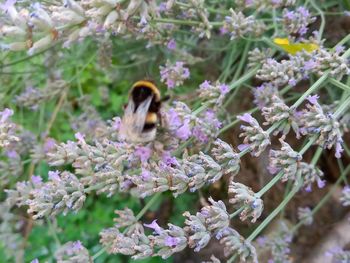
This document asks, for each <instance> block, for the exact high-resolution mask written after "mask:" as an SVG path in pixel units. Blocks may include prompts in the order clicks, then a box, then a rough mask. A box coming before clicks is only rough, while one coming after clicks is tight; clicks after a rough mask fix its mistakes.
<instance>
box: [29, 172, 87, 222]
mask: <svg viewBox="0 0 350 263" xmlns="http://www.w3.org/2000/svg"><path fill="white" fill-rule="evenodd" d="M49 179H50V180H49V181H48V182H46V183H44V184H43V185H41V187H40V188H34V189H33V190H32V191H31V192H30V197H29V199H28V200H27V201H26V204H27V205H28V206H29V209H28V213H31V214H33V219H38V218H42V217H43V216H55V215H57V214H60V213H62V212H63V214H67V213H68V211H74V212H77V211H78V210H79V209H80V208H81V207H82V206H83V204H84V202H85V199H86V196H85V193H84V186H83V185H82V184H81V183H80V181H79V179H78V178H77V177H76V176H75V175H74V174H72V173H70V172H67V171H64V172H62V173H61V174H60V173H59V172H58V171H56V172H50V173H49Z"/></svg>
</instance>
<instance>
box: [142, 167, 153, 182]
mask: <svg viewBox="0 0 350 263" xmlns="http://www.w3.org/2000/svg"><path fill="white" fill-rule="evenodd" d="M141 178H142V180H144V181H149V180H150V179H151V178H152V176H151V172H150V171H148V170H146V169H142V172H141Z"/></svg>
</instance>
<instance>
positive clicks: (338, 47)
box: [335, 45, 345, 53]
mask: <svg viewBox="0 0 350 263" xmlns="http://www.w3.org/2000/svg"><path fill="white" fill-rule="evenodd" d="M344 50H345V47H344V46H342V45H337V46H336V47H335V52H336V53H342V52H343V51H344Z"/></svg>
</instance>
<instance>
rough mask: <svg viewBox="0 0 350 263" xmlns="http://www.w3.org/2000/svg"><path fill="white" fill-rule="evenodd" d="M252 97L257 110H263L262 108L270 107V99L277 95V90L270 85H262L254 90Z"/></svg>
mask: <svg viewBox="0 0 350 263" xmlns="http://www.w3.org/2000/svg"><path fill="white" fill-rule="evenodd" d="M253 95H254V104H255V105H256V106H257V107H258V108H259V109H263V108H264V107H271V104H272V97H273V96H274V95H276V96H277V95H278V89H277V87H276V86H275V85H273V84H271V83H264V84H262V85H260V86H258V87H256V88H254V91H253Z"/></svg>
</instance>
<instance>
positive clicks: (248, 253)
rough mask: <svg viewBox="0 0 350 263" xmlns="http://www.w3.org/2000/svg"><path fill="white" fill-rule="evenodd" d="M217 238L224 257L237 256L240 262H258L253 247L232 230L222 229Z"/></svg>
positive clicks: (228, 228)
mask: <svg viewBox="0 0 350 263" xmlns="http://www.w3.org/2000/svg"><path fill="white" fill-rule="evenodd" d="M217 238H218V239H219V240H220V244H222V245H223V246H224V255H225V257H229V256H232V255H235V254H237V255H239V259H240V262H254V263H257V262H258V258H257V254H256V250H255V247H254V246H253V245H252V244H251V243H250V242H249V241H247V240H245V239H244V238H243V237H242V236H241V235H240V234H239V233H238V232H237V231H236V230H234V229H233V228H230V227H227V228H224V229H222V230H221V231H220V232H219V233H218V235H217Z"/></svg>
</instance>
